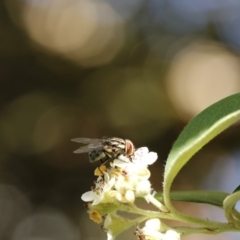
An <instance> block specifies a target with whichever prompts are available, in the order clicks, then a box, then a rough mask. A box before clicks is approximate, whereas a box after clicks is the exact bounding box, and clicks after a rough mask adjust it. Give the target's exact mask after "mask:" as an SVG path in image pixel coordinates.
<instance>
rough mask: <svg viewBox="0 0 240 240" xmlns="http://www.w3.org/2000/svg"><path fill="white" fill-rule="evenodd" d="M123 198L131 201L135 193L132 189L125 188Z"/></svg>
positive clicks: (133, 199)
mask: <svg viewBox="0 0 240 240" xmlns="http://www.w3.org/2000/svg"><path fill="white" fill-rule="evenodd" d="M125 198H126V200H127V201H128V202H131V203H133V202H134V201H135V194H134V192H133V191H132V190H127V191H126V193H125Z"/></svg>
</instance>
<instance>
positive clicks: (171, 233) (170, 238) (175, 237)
mask: <svg viewBox="0 0 240 240" xmlns="http://www.w3.org/2000/svg"><path fill="white" fill-rule="evenodd" d="M180 239H181V236H180V233H178V232H176V231H175V230H171V229H170V230H167V232H166V233H165V234H164V237H163V240H180Z"/></svg>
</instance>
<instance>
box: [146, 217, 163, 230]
mask: <svg viewBox="0 0 240 240" xmlns="http://www.w3.org/2000/svg"><path fill="white" fill-rule="evenodd" d="M160 226H161V222H160V220H159V219H158V218H153V219H150V220H148V221H146V223H145V228H149V229H153V230H157V231H159V230H160Z"/></svg>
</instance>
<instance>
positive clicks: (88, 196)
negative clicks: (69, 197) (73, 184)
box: [81, 191, 96, 202]
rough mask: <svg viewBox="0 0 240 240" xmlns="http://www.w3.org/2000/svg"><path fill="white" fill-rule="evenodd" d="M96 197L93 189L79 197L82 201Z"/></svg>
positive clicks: (88, 200)
mask: <svg viewBox="0 0 240 240" xmlns="http://www.w3.org/2000/svg"><path fill="white" fill-rule="evenodd" d="M95 197H96V194H95V193H94V192H93V191H89V192H85V193H84V194H83V195H82V197H81V199H82V200H83V201H84V202H92V201H93V200H94V199H95Z"/></svg>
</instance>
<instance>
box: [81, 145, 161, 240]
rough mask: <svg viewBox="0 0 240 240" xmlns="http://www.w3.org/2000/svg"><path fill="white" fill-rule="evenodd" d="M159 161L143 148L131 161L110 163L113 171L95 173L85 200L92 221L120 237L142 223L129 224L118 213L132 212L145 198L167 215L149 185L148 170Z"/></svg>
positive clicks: (83, 196) (117, 160) (154, 154)
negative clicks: (93, 181)
mask: <svg viewBox="0 0 240 240" xmlns="http://www.w3.org/2000/svg"><path fill="white" fill-rule="evenodd" d="M156 160H157V154H156V153H154V152H149V150H148V148H147V147H142V148H139V149H137V150H136V151H135V153H134V155H133V156H131V158H129V157H126V156H124V155H121V156H119V157H118V158H117V159H115V160H113V161H112V162H111V163H110V167H109V168H106V166H105V165H102V166H100V167H99V168H97V169H96V170H95V175H98V178H97V180H96V182H95V186H94V187H92V189H91V191H88V192H86V193H84V194H83V195H82V200H83V201H84V202H87V206H88V212H89V215H90V218H91V219H92V220H93V221H95V222H96V223H102V222H103V229H105V230H106V231H107V232H108V235H109V236H116V235H117V234H119V233H120V232H122V231H123V230H125V229H127V228H129V227H131V226H133V225H137V224H138V222H139V219H137V220H128V219H124V218H122V217H120V216H119V215H117V211H130V212H131V208H132V206H134V202H135V199H136V198H143V199H145V200H146V201H147V202H148V203H152V204H153V205H154V206H155V207H157V208H158V209H159V210H160V211H164V206H163V205H162V204H161V203H160V202H159V201H158V200H157V199H155V197H154V194H155V193H154V191H153V189H152V187H151V183H150V181H149V178H150V175H151V174H150V171H149V170H148V166H149V165H151V164H153V163H154V162H155V161H156ZM145 219H146V217H145ZM141 221H143V219H141ZM109 239H111V238H109Z"/></svg>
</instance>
